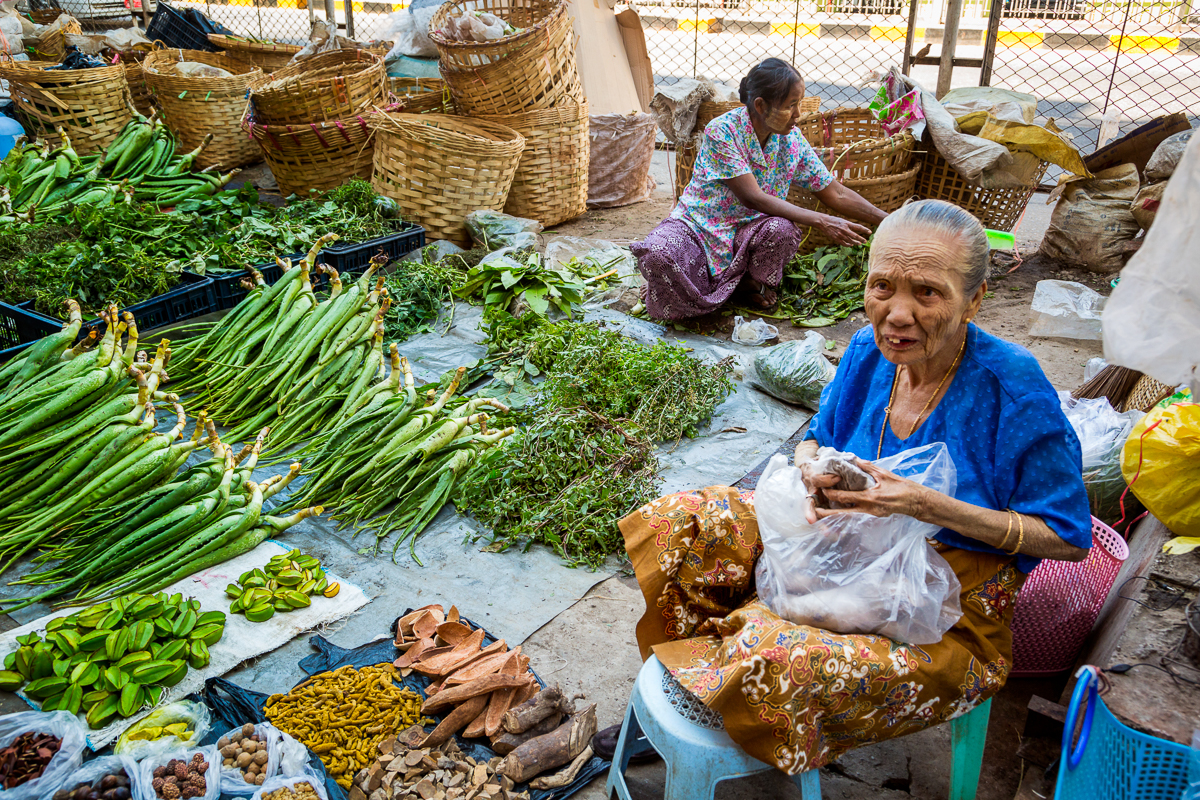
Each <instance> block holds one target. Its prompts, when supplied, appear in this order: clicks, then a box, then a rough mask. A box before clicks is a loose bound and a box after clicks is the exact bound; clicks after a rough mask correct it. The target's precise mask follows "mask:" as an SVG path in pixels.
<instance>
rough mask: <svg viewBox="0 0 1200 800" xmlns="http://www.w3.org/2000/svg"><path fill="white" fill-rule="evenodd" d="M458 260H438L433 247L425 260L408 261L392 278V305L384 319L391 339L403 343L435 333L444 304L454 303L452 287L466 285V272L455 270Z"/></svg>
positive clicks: (388, 285) (389, 281) (390, 280)
mask: <svg viewBox="0 0 1200 800" xmlns="http://www.w3.org/2000/svg"><path fill="white" fill-rule="evenodd" d="M455 261H456V259H451V258H447V259H442V260H441V261H436V260H434V259H433V257H432V248H426V249H425V250H424V252H423V253H422V254H421V258H420V259H419V260H418V259H412V260H409V261H405V262H404V263H403V264H401V265H400V266H398V267H397V268H396V270H395V271H394V272H393V273H392V274H390V275H388V277H387V283H386V284H384V285H385V287H386V288H387V290H388V296H389V297H390V298H391V300H392V305H391V307H390V308H389V309H388V313H387V316H385V317H384V318H383V323H384V326H385V330H386V331H387V338H388V339H389V340H391V341H397V342H402V341H404V340H405V339H408V338H409V337H410V336H415V335H417V334H419V333H428V332H430V331H432V330H433V326H432V322H433V321H434V320H436V319H437V316H438V313H439V312H440V311H441V309H442V305H443V303H445V302H447V301H449V302H451V303H452V302H453V301H454V298H453V296H452V295H451V288H452V287H453V286H455V285H457V284H458V283H461V282H462V279H463V276H464V275H465V271H464V270H462V269H458V268H456V267H455Z"/></svg>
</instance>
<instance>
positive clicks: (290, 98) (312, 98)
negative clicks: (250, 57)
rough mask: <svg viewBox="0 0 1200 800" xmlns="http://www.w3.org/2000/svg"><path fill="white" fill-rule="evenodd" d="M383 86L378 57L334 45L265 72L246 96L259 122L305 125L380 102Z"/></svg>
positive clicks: (380, 61)
mask: <svg viewBox="0 0 1200 800" xmlns="http://www.w3.org/2000/svg"><path fill="white" fill-rule="evenodd" d="M386 87H387V84H386V74H385V71H384V64H383V59H382V58H380V57H379V56H377V55H375V54H374V53H370V52H368V51H366V50H333V51H330V52H328V53H318V54H317V55H315V56H312V57H311V58H306V59H304V60H303V61H300V62H298V63H296V64H289V65H288V66H286V67H284V68H283V69H280V70H276V71H275V72H273V73H271V74H269V75H264V76H263V77H262V78H260V79H259V80H258V81H257V82H256V83H255V84H254V85H252V86H251V87H250V98H251V99H252V100H253V101H254V116H255V119H256V120H258V121H259V122H261V123H262V124H264V125H307V124H308V123H310V122H325V121H332V120H338V119H343V118H345V117H351V116H354V115H356V114H360V113H364V112H366V111H369V110H370V109H372V108H373V107H375V106H377V105H382V104H383V99H384V93H385V92H386V90H387V89H386Z"/></svg>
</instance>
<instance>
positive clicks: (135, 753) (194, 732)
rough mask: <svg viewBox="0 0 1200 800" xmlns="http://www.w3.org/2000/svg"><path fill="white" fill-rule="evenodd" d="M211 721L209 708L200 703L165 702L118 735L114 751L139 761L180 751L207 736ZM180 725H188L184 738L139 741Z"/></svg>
mask: <svg viewBox="0 0 1200 800" xmlns="http://www.w3.org/2000/svg"><path fill="white" fill-rule="evenodd" d="M211 719H212V718H211V717H210V716H209V713H208V707H207V706H205V705H204V704H203V703H193V702H192V701H190V700H179V701H177V702H174V703H168V704H167V705H165V706H163V707H162V708H159V709H156V710H155V711H151V712H150V713H149V714H147V715H146V716H145V717H143V718H142V719H140V720H138V721H137V722H136V723H134V725H133V726H131V727H130V728H129V729H128V730H127V731H125V732H124V733H123V734H121V738H120V739H118V740H117V743H116V744H114V745H113V752H114V753H116V754H117V755H119V756H129V757H130V758H133V759H135V760H136V761H141V760H142V759H145V758H150V757H152V756H156V755H158V754H159V753H165V752H168V751H170V750H181V749H183V748H185V747H189V746H190V745H191V744H193V743H195V742H199V741H200V740H201V739H203V738H204V737H205V736H206V735H207V734H208V729H209V728H210V727H212V721H211ZM181 723H182V724H184V725H186V726H187V728H186V734H185V735H182V736H175V735H172V734H170V733H167V734H165V735H160V736H158V737H157V738H153V739H146V738H142V737H143V736H145V735H147V734H153V733H154V731H153V729H154V728H166V727H167V726H168V725H178V724H181Z"/></svg>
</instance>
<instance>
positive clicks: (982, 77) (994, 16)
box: [979, 0, 1004, 86]
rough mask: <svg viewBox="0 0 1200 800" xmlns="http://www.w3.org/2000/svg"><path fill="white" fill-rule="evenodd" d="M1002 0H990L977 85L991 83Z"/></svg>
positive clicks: (988, 84) (998, 36)
mask: <svg viewBox="0 0 1200 800" xmlns="http://www.w3.org/2000/svg"><path fill="white" fill-rule="evenodd" d="M1003 10H1004V0H992V7H991V9H990V13H989V14H988V27H987V38H985V39H984V40H983V67H982V68H981V69H980V70H979V85H980V86H991V85H992V64H993V63H994V62H995V60H996V40H997V39H999V38H1000V13H1001V12H1002V11H1003Z"/></svg>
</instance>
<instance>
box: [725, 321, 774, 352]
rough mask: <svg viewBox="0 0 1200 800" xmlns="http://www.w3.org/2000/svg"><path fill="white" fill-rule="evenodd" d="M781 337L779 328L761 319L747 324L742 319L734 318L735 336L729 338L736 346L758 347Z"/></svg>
mask: <svg viewBox="0 0 1200 800" xmlns="http://www.w3.org/2000/svg"><path fill="white" fill-rule="evenodd" d="M778 337H779V328H776V327H775V326H774V325H768V324H767V323H765V322H763V321H762V320H761V319H756V320H754V321H753V322H747V321H746V320H744V319H742V318H741V317H734V318H733V334H732V335H731V336H730V337H729V338H730V340H731V341H732V342H733V343H734V344H741V345H745V346H747V347H757V346H758V345H760V344H766V343H767V342H769V341H771V340H772V339H775V338H778Z"/></svg>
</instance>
